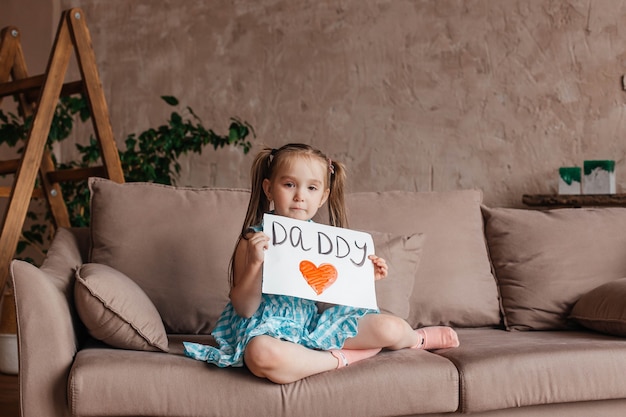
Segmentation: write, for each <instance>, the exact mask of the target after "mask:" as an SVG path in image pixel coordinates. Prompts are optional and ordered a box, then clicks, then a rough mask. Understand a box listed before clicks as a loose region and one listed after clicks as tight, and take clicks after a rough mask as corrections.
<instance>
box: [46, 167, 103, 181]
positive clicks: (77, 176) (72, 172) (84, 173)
mask: <svg viewBox="0 0 626 417" xmlns="http://www.w3.org/2000/svg"><path fill="white" fill-rule="evenodd" d="M47 177H48V179H49V181H51V182H65V181H80V180H85V179H87V178H89V177H106V169H105V168H104V167H103V166H95V167H88V168H72V169H59V170H56V171H50V172H48V174H47Z"/></svg>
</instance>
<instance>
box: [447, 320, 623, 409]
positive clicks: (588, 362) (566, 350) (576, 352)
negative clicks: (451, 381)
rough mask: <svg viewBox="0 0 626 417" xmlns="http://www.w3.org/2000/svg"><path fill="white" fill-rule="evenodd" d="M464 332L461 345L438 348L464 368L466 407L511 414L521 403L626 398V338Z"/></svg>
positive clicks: (462, 406) (568, 333) (581, 333)
mask: <svg viewBox="0 0 626 417" xmlns="http://www.w3.org/2000/svg"><path fill="white" fill-rule="evenodd" d="M458 334H459V340H460V342H461V345H460V347H458V348H456V349H444V350H439V351H437V353H438V354H439V355H441V356H443V357H445V358H447V359H449V360H451V361H452V362H453V363H454V364H455V365H456V366H457V368H458V370H459V375H460V378H461V379H460V381H459V383H460V387H461V392H462V395H461V404H460V407H459V412H460V413H463V414H466V413H467V414H472V413H477V414H478V413H483V412H486V411H489V410H503V412H502V413H501V414H498V415H502V416H506V415H508V414H507V413H506V409H519V407H526V406H535V405H547V404H563V403H573V402H584V401H600V400H609V399H618V398H620V399H623V398H626V384H624V383H623V380H624V379H623V378H624V377H623V375H624V374H626V349H624V339H621V338H617V337H614V336H607V335H603V334H600V333H591V332H587V331H542V332H507V331H503V330H497V329H458ZM529 410H532V409H529ZM481 415H482V414H481ZM525 415H528V414H525ZM530 415H535V414H532V412H531V413H530ZM537 415H544V414H537ZM545 415H551V414H548V413H546V414H545ZM555 415H569V414H559V413H556V414H555ZM580 415H582V414H580ZM588 415H603V414H602V413H591V414H588Z"/></svg>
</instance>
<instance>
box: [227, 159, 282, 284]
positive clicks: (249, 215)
mask: <svg viewBox="0 0 626 417" xmlns="http://www.w3.org/2000/svg"><path fill="white" fill-rule="evenodd" d="M273 153H274V151H273V150H272V149H270V148H265V149H263V150H262V151H261V152H259V154H258V155H257V156H256V158H254V161H253V162H252V167H251V168H250V178H251V182H252V186H251V189H250V202H249V203H248V210H247V212H246V218H245V220H244V222H243V226H242V228H241V233H240V234H239V238H238V239H237V243H236V244H235V249H234V250H233V254H232V256H231V257H230V263H229V265H228V281H229V283H230V286H231V287H232V286H233V282H234V274H235V253H236V252H237V247H238V246H239V242H241V239H245V234H246V231H247V230H248V229H249V228H250V227H252V226H254V225H257V224H260V223H261V221H262V220H263V214H264V213H266V212H267V211H269V208H270V202H269V200H268V199H267V196H266V195H265V192H264V191H263V180H264V179H265V178H269V173H270V164H271V162H272V156H273Z"/></svg>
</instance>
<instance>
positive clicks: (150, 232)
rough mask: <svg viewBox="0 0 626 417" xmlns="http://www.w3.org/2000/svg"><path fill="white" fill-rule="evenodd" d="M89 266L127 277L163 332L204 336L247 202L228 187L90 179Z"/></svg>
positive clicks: (222, 292) (220, 304)
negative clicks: (154, 311) (108, 268)
mask: <svg viewBox="0 0 626 417" xmlns="http://www.w3.org/2000/svg"><path fill="white" fill-rule="evenodd" d="M89 187H90V190H91V254H90V261H91V262H94V263H100V264H105V265H109V266H111V267H112V268H114V269H116V270H118V271H120V272H123V273H124V274H126V275H127V276H129V277H131V278H132V279H133V280H134V281H135V282H136V283H137V285H139V287H141V289H142V290H143V291H144V292H145V293H146V295H148V297H149V298H150V300H152V302H153V303H154V305H155V307H156V308H157V310H158V311H159V314H160V315H161V318H162V319H163V323H164V324H165V330H166V331H167V333H168V334H170V333H175V334H207V333H210V331H211V330H212V329H213V327H214V326H215V323H216V322H217V319H218V318H219V316H220V314H221V313H222V310H223V309H224V307H225V306H226V303H227V302H228V292H229V291H230V286H229V283H228V265H229V261H230V257H231V255H232V251H233V249H234V247H235V243H236V240H237V236H238V235H239V234H240V233H241V226H242V223H243V219H244V217H245V213H246V208H247V206H248V201H249V199H250V192H249V191H245V190H232V189H210V188H188V187H173V186H166V185H160V184H153V183H125V184H117V183H115V182H113V181H109V180H106V179H102V178H91V179H90V181H89Z"/></svg>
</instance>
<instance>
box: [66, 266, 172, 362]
mask: <svg viewBox="0 0 626 417" xmlns="http://www.w3.org/2000/svg"><path fill="white" fill-rule="evenodd" d="M74 301H75V303H76V310H77V311H78V315H79V316H80V319H81V320H82V322H83V323H84V324H85V327H87V330H88V331H89V334H91V336H93V337H94V338H96V339H98V340H101V341H103V342H105V343H107V344H109V345H111V346H114V347H118V348H122V349H133V350H148V351H163V352H168V351H169V347H168V341H167V335H166V334H165V328H164V327H163V322H162V321H161V317H160V316H159V313H158V311H157V310H156V308H155V307H154V305H153V304H152V302H151V301H150V299H149V298H148V297H147V296H146V294H145V293H144V292H143V291H142V290H141V288H139V286H138V285H137V284H135V283H134V282H133V280H131V279H130V278H128V277H127V276H126V275H124V274H122V273H121V272H119V271H116V270H115V269H113V268H111V267H108V266H106V265H99V264H84V265H82V266H81V267H80V268H78V270H77V271H76V283H75V286H74Z"/></svg>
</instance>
